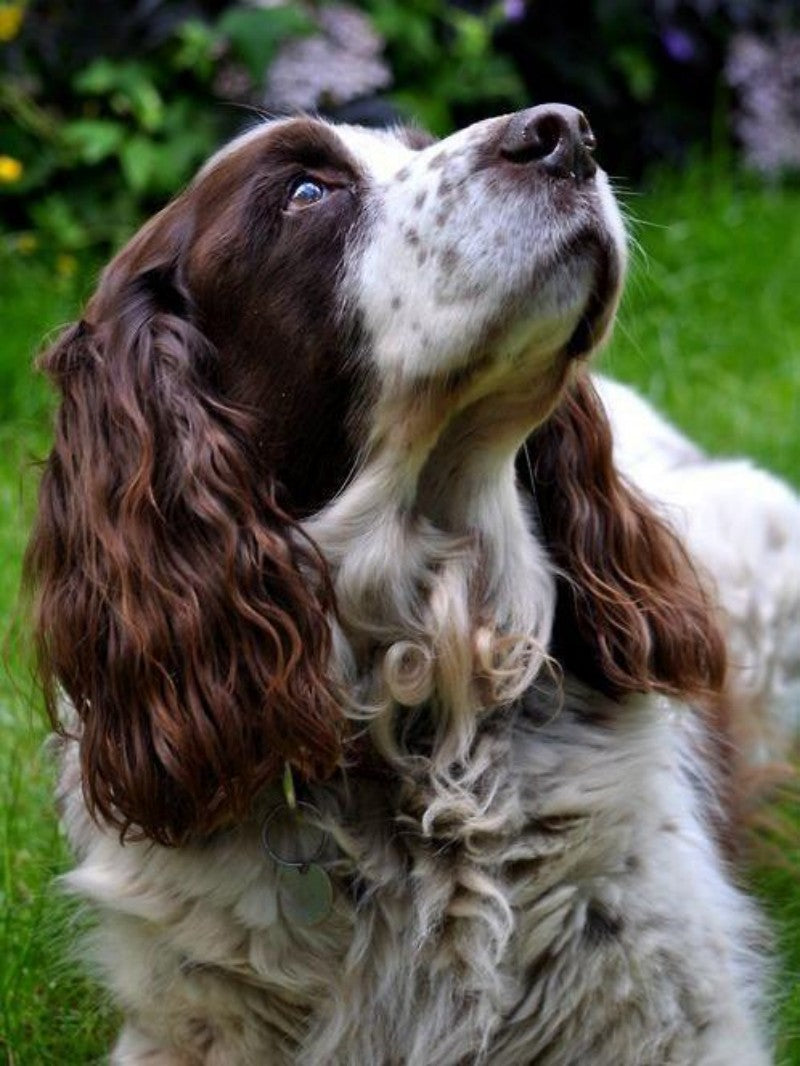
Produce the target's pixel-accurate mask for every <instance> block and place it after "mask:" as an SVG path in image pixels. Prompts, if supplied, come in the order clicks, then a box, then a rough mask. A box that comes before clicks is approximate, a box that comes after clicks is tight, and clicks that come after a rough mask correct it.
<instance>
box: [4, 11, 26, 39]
mask: <svg viewBox="0 0 800 1066" xmlns="http://www.w3.org/2000/svg"><path fill="white" fill-rule="evenodd" d="M24 15H25V8H24V7H23V6H22V4H0V41H13V40H14V38H15V37H16V36H17V34H18V33H19V28H20V26H21V25H22V19H23V17H24Z"/></svg>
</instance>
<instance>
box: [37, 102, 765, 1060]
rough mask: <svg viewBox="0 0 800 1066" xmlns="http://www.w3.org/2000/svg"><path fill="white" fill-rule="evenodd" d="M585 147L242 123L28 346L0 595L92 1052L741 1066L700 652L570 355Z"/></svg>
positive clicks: (553, 131) (597, 319) (564, 112)
mask: <svg viewBox="0 0 800 1066" xmlns="http://www.w3.org/2000/svg"><path fill="white" fill-rule="evenodd" d="M594 145H595V141H594V136H593V134H592V132H591V129H590V128H589V125H588V123H587V121H586V119H585V117H584V116H583V115H582V114H581V113H580V112H578V111H576V110H574V109H572V108H569V107H565V106H562V105H546V106H539V107H534V108H531V109H529V110H526V111H522V112H520V113H518V114H515V115H511V116H504V117H500V118H495V119H491V120H488V121H485V122H480V123H478V124H476V125H474V126H471V127H469V128H468V129H465V130H463V131H461V132H459V133H456V134H454V135H453V136H451V137H449V138H447V139H446V140H444V141H441V142H439V143H431V142H430V141H428V140H427V139H426V138H424V137H423V136H422V135H421V134H420V133H419V132H417V131H413V130H407V129H400V130H395V131H391V132H375V131H368V130H365V129H360V128H355V127H348V126H340V127H333V126H331V125H328V124H326V123H324V122H322V121H319V120H316V119H313V118H293V119H285V120H277V121H272V122H268V123H265V124H263V125H260V126H258V127H257V128H256V129H254V130H252V131H251V132H249V133H247V134H246V135H244V136H242V137H240V138H239V139H237V140H235V141H234V142H233V143H232V144H231V145H229V146H228V147H226V148H224V149H223V150H222V151H220V152H219V153H218V154H217V155H215V156H214V157H213V158H212V159H211V160H210V162H209V163H208V164H207V165H206V166H205V167H204V168H203V169H202V170H201V172H200V173H199V175H198V176H197V177H196V179H195V180H194V181H193V182H192V184H191V185H190V186H189V187H188V189H186V191H185V192H183V193H182V194H181V195H180V196H179V197H178V198H177V199H176V200H175V201H174V202H173V203H171V204H170V205H169V206H168V207H167V208H166V209H165V210H164V211H162V212H161V213H160V214H159V215H157V216H156V217H155V218H154V219H153V220H152V221H150V222H149V223H148V224H147V225H146V226H145V227H144V228H143V229H142V230H141V232H140V233H139V234H138V235H137V236H136V237H134V239H133V240H132V241H131V242H130V244H129V245H128V246H127V247H126V248H125V249H124V250H123V251H122V252H121V253H120V254H119V255H118V256H117V257H116V258H115V259H114V260H113V262H112V263H111V264H110V266H109V267H108V268H107V269H106V271H105V273H104V275H103V277H102V280H101V282H100V285H99V287H98V290H97V292H96V294H95V295H94V297H93V298H92V300H91V301H90V303H89V305H88V307H87V309H86V313H85V315H84V317H83V319H82V320H81V321H80V322H79V323H78V324H77V325H75V326H73V327H71V328H70V329H68V330H67V331H66V333H65V334H64V335H63V336H62V337H61V339H60V340H59V341H58V343H57V344H56V345H55V347H54V348H53V349H52V350H51V351H49V352H48V353H47V354H46V355H45V357H44V359H43V366H44V369H45V370H46V372H47V373H48V374H49V376H50V377H51V379H52V380H53V382H54V383H55V384H56V385H57V387H58V389H59V390H60V392H61V395H62V402H61V406H60V410H59V413H58V417H57V425H56V431H55V443H54V446H53V450H52V453H51V455H50V457H49V461H48V463H47V466H46V469H45V472H44V476H43V480H42V485H41V495H40V505H39V512H38V517H37V521H36V526H35V529H34V533H33V538H32V541H31V545H30V549H29V554H28V563H27V566H28V575H29V580H30V581H31V583H32V584H33V586H34V587H35V589H36V613H37V632H38V645H39V652H40V659H41V669H42V674H43V678H44V682H45V688H46V692H47V696H48V700H49V704H50V709H51V711H52V713H53V716H54V717H55V718H57V719H58V720H60V722H61V723H62V729H61V741H60V745H59V747H60V759H61V783H60V791H59V798H60V805H61V812H62V816H63V820H64V824H65V826H66V829H67V833H68V835H69V839H70V841H71V844H72V846H73V848H74V850H75V852H76V854H77V857H78V859H79V865H78V866H77V868H76V869H75V870H74V871H73V872H72V873H70V874H69V875H68V876H67V877H66V878H65V881H66V885H67V886H68V888H69V889H70V890H71V891H73V892H75V893H77V894H78V895H80V896H82V897H83V898H85V899H87V900H89V901H90V902H91V903H92V904H93V906H94V907H95V908H96V911H97V915H98V924H97V928H96V931H95V933H94V934H93V937H92V944H91V955H92V958H93V960H94V964H95V966H96V967H97V969H98V970H99V972H100V974H101V975H102V979H103V980H104V982H105V983H106V984H107V986H108V987H109V988H110V990H111V992H112V994H113V996H114V998H115V1000H116V1002H117V1003H118V1004H119V1005H120V1006H121V1008H122V1010H123V1011H124V1014H125V1024H124V1027H123V1030H122V1032H121V1035H120V1037H119V1040H118V1042H117V1044H116V1046H115V1049H114V1051H113V1053H112V1062H114V1063H115V1064H117V1066H120V1064H145V1063H147V1064H151V1066H155V1064H179V1063H180V1064H187V1066H189V1064H192V1066H193V1064H201V1063H202V1064H205V1066H212V1064H217V1066H239V1064H241V1066H250V1064H252V1066H256V1064H257V1066H264V1064H267V1063H269V1064H272V1066H278V1064H298V1066H300V1064H306V1066H323V1064H341V1066H355V1064H359V1066H361V1064H363V1066H381V1064H382V1066H394V1064H400V1063H406V1064H409V1066H412V1064H413V1066H424V1064H430V1066H462V1064H467V1063H490V1064H491V1066H522V1064H524V1063H531V1064H533V1063H536V1064H537V1066H575V1064H577V1063H591V1064H592V1066H666V1064H667V1063H669V1064H670V1066H723V1064H724V1066H730V1064H731V1063H736V1064H737V1066H759V1064H765V1063H767V1062H768V1061H769V1055H768V1051H767V1039H766V1036H765V1031H764V1028H763V1025H762V1021H763V1020H762V1016H761V1005H760V1000H761V992H762V963H761V959H760V951H761V947H760V945H761V942H762V940H763V930H762V925H761V922H760V919H759V917H758V915H757V913H756V911H755V909H754V907H753V906H752V905H751V903H750V902H749V901H748V900H747V899H746V898H745V896H744V895H743V894H742V893H741V892H740V891H739V890H738V889H737V888H736V887H735V886H734V884H733V883H732V880H731V877H730V874H729V872H728V870H727V868H726V863H725V861H724V860H723V858H722V857H721V850H720V845H719V840H718V838H719V837H720V836H721V835H723V833H724V827H723V812H722V810H721V801H720V796H723V797H724V795H725V794H726V775H725V773H724V768H723V767H722V762H723V760H721V759H720V757H719V752H720V751H721V750H723V748H722V745H721V743H720V741H719V736H718V726H719V724H720V723H721V722H722V721H723V719H724V715H723V714H722V708H723V705H724V693H723V687H724V678H725V652H724V640H723V637H722V635H721V632H720V629H719V627H718V624H717V622H716V620H715V614H714V611H713V609H712V607H711V605H710V603H709V597H708V595H707V593H706V592H705V591H704V588H703V586H702V583H701V579H699V578H698V577H697V575H696V573H695V571H694V569H693V567H692V566H691V565H690V563H689V561H688V559H687V556H686V553H685V551H684V548H683V547H682V546H681V543H680V541H679V539H678V537H677V536H676V535H675V534H674V533H673V532H672V531H671V530H670V528H669V526H668V524H667V522H666V521H664V520H662V519H661V518H659V517H658V515H657V514H656V512H655V509H654V508H653V506H652V505H651V504H650V503H649V502H646V500H645V498H644V497H643V496H641V495H639V494H637V493H636V492H634V491H633V490H632V489H631V487H630V486H629V484H628V483H627V482H626V481H625V480H623V479H622V478H621V477H620V475H619V474H618V472H617V470H616V468H615V466H614V464H613V462H612V437H611V433H610V429H609V423H608V420H607V417H606V415H605V413H604V410H603V406H602V404H601V403H600V401H599V400H598V396H597V394H596V391H595V388H594V387H593V385H592V383H591V381H590V379H589V377H588V375H587V372H586V369H585V360H586V357H587V356H588V355H589V354H590V353H591V351H592V350H593V349H595V348H596V347H597V345H598V344H599V343H600V342H601V341H602V340H603V339H604V337H605V336H606V334H607V332H608V330H609V327H610V324H611V321H612V319H613V316H614V312H615V308H616V305H617V300H618V296H619V290H620V283H621V279H622V275H623V271H624V265H625V234H624V230H623V225H622V222H621V220H620V215H619V213H618V210H617V207H616V206H615V202H614V198H613V196H612V194H611V192H610V191H609V186H608V182H607V180H606V177H605V176H604V174H603V172H602V171H601V170H599V169H598V168H597V166H596V164H595V162H594V160H593V156H592V150H593V148H594Z"/></svg>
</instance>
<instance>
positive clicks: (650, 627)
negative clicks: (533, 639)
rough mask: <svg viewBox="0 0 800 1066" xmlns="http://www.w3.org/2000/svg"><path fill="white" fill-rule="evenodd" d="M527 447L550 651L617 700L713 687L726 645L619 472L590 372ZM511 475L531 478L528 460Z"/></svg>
mask: <svg viewBox="0 0 800 1066" xmlns="http://www.w3.org/2000/svg"><path fill="white" fill-rule="evenodd" d="M527 450H528V455H529V458H530V462H531V468H532V470H533V476H534V486H533V487H534V492H535V496H536V500H537V504H538V509H539V514H540V517H541V525H542V531H543V535H544V538H545V541H546V543H547V545H548V548H549V550H550V553H551V556H552V558H553V560H554V562H555V563H556V564H557V566H558V567H559V569H560V571H561V574H562V576H561V578H560V582H559V598H558V608H557V611H556V622H555V629H554V649H553V650H554V655H555V656H556V658H558V659H559V661H561V662H562V663H563V664H564V666H565V667H566V668H567V669H568V670H570V672H572V673H573V674H575V675H576V676H578V677H580V678H582V679H583V680H585V681H587V682H588V683H589V684H591V685H592V686H593V687H595V688H598V689H600V690H601V691H604V692H606V693H607V694H609V695H612V696H615V697H618V696H622V695H624V694H625V693H627V692H637V691H647V690H657V691H661V692H665V693H670V694H673V695H680V696H691V695H694V696H709V695H711V694H712V693H717V692H718V691H719V689H720V687H721V685H722V683H723V678H724V673H725V650H724V644H723V640H722V636H721V633H720V631H719V628H718V626H717V623H716V621H715V620H714V617H713V613H712V609H711V606H710V604H709V602H708V600H707V598H706V596H705V594H704V592H703V589H702V587H701V585H700V582H699V580H698V577H697V575H696V573H695V572H694V570H693V568H692V565H691V563H690V562H689V559H688V558H687V556H686V552H685V551H684V549H683V547H682V546H681V544H680V543H679V541H678V540H677V538H676V537H675V536H674V535H673V533H672V532H671V531H670V530H669V528H668V527H667V525H666V524H665V523H664V522H663V521H662V520H661V519H660V518H659V517H658V515H656V514H655V512H654V511H653V509H652V508H651V507H650V506H649V505H648V503H647V502H646V501H645V500H644V499H643V498H642V497H641V496H639V495H637V494H636V493H635V492H634V491H633V489H632V488H631V487H630V486H629V485H627V484H626V483H625V482H624V481H623V480H622V478H621V477H620V475H619V474H618V472H617V470H616V469H615V467H614V464H613V461H612V438H611V429H610V426H609V422H608V419H607V417H606V414H605V411H604V409H603V406H602V403H601V402H600V398H599V397H598V395H597V393H596V392H595V389H594V387H593V385H592V384H591V382H590V380H589V379H588V377H587V376H586V375H582V376H581V377H579V378H578V379H577V380H576V381H575V382H574V383H573V385H572V386H571V388H570V389H569V390H568V392H567V394H566V395H565V398H564V400H563V402H562V403H561V404H560V406H559V407H558V408H557V409H556V411H555V412H554V413H553V415H552V416H551V418H550V419H549V420H548V421H547V422H546V423H545V424H544V425H542V426H541V427H540V428H539V429H538V430H537V431H536V432H535V433H534V434H533V435H532V436H531V437H530V438H529V440H528V443H527ZM518 474H519V476H520V479H521V480H522V481H523V483H525V482H527V483H528V485H530V474H529V471H528V466H527V462H524V461H523V462H519V463H518Z"/></svg>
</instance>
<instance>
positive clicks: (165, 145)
mask: <svg viewBox="0 0 800 1066" xmlns="http://www.w3.org/2000/svg"><path fill="white" fill-rule="evenodd" d="M19 10H20V12H21V19H20V22H19V25H18V32H19V40H18V41H16V42H14V41H9V42H6V44H5V48H6V49H9V48H11V46H12V44H13V45H14V46H15V51H14V53H12V54H9V55H8V56H4V55H3V53H2V51H0V61H2V62H3V66H2V67H0V69H2V70H3V76H2V80H0V145H2V149H0V151H1V152H2V156H0V160H1V159H2V157H3V156H4V157H5V158H6V160H7V163H6V180H5V181H3V173H2V170H1V169H0V208H1V209H2V211H3V215H2V219H3V221H2V227H1V228H0V232H2V231H5V233H6V234H7V235H8V234H14V235H15V236H16V238H19V235H20V234H21V235H22V237H23V239H22V244H21V246H20V250H22V251H23V252H24V251H26V250H27V251H30V250H32V248H33V246H32V244H31V241H30V234H31V233H32V232H35V234H36V242H37V243H40V244H43V245H44V246H46V247H48V248H58V249H62V250H68V251H78V250H81V249H83V248H86V247H88V246H94V245H101V246H102V245H106V244H112V245H113V244H116V243H118V242H119V241H120V240H121V239H123V238H124V237H126V236H127V235H129V233H130V231H131V230H132V229H133V228H134V227H135V225H136V224H137V223H138V222H139V221H140V220H141V218H142V216H143V215H144V214H146V213H148V212H150V211H152V210H154V209H155V208H156V207H158V206H160V205H161V204H162V203H163V202H164V201H165V200H166V199H167V198H168V197H169V196H171V195H172V194H174V193H175V192H176V191H177V190H178V189H179V188H180V187H181V186H182V185H183V184H184V183H185V182H186V181H187V180H188V179H189V177H190V176H191V175H192V173H193V172H194V170H195V169H196V168H197V166H198V165H199V164H200V163H201V162H202V161H203V160H204V159H205V158H206V157H207V156H208V154H209V153H210V152H211V151H212V150H213V148H214V147H215V146H216V145H217V143H218V142H219V140H220V138H221V136H222V135H223V133H224V132H225V127H226V124H227V125H231V124H232V121H233V120H232V118H231V115H230V112H231V110H232V109H231V108H228V109H225V108H223V107H222V106H221V105H220V103H219V101H218V100H216V98H215V93H214V78H215V75H216V72H217V69H218V65H219V63H220V61H221V60H223V59H224V60H226V61H229V62H237V61H238V62H241V63H242V64H244V66H245V67H247V68H250V69H253V70H263V69H264V68H265V67H266V66H267V65H268V63H269V62H270V60H271V59H272V56H273V55H274V52H275V51H276V49H277V48H278V47H279V46H280V44H281V43H282V41H284V40H285V39H286V38H287V37H289V36H292V35H297V34H300V33H303V32H306V31H307V30H308V28H309V22H308V19H307V18H305V17H304V15H303V13H302V11H300V10H297V9H296V8H295V7H293V6H292V5H289V4H287V5H284V6H279V7H273V8H245V7H238V6H233V7H229V8H227V10H225V11H224V12H223V13H222V14H221V16H220V17H218V18H216V19H213V20H209V19H202V18H200V17H190V18H185V19H182V20H180V21H177V22H175V23H174V24H173V25H171V26H170V27H169V31H168V32H167V33H166V34H165V35H163V39H160V40H158V41H157V43H156V44H155V46H152V45H151V46H149V47H143V46H139V47H136V48H133V49H131V53H130V55H128V56H124V57H120V56H119V55H114V54H111V55H105V54H102V53H101V54H97V55H94V56H92V57H90V58H89V60H88V62H87V63H86V64H85V65H83V66H81V67H80V68H79V69H76V70H73V71H71V72H67V76H66V77H64V76H63V73H62V72H61V71H59V72H58V77H57V76H56V72H54V71H53V69H52V67H53V65H54V63H53V57H52V56H49V55H48V54H47V52H46V50H45V48H44V47H41V46H40V45H39V42H38V41H37V38H36V33H35V32H34V31H35V26H34V27H33V29H32V31H31V32H30V33H28V34H27V35H26V33H25V30H26V17H27V16H26V12H25V10H24V8H23V7H21V6H19ZM33 14H34V15H35V8H34V9H33ZM32 17H33V16H32ZM0 30H2V20H0ZM0 36H2V34H0ZM15 36H16V34H15ZM3 47H4V45H3V43H2V42H0V50H2V49H3ZM57 57H58V53H57V55H56V60H57ZM12 60H13V62H12ZM9 163H10V164H11V165H9Z"/></svg>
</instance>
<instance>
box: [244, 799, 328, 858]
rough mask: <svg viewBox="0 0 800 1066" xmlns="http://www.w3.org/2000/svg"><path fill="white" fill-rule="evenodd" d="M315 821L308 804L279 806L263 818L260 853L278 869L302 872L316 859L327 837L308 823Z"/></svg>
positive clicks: (317, 814)
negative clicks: (285, 868)
mask: <svg viewBox="0 0 800 1066" xmlns="http://www.w3.org/2000/svg"><path fill="white" fill-rule="evenodd" d="M309 815H311V816H312V817H316V818H318V817H319V811H318V810H317V808H316V807H314V806H313V804H311V803H302V802H301V803H298V804H297V805H296V806H295V807H290V806H289V804H288V803H281V804H280V806H278V807H275V808H274V809H273V810H272V811H270V813H269V814H268V815H267V817H266V819H265V821H264V825H263V826H262V829H261V840H262V843H263V845H264V850H265V851H266V853H267V854H268V855H269V857H270V858H271V859H274V860H275V862H276V863H278V865H279V866H292V867H298V868H303V867H306V866H308V865H309V864H310V863H312V862H314V860H315V859H318V858H319V857H320V855H321V854H322V850H323V848H324V847H325V839H326V837H327V835H328V834H327V833H326V832H325V830H324V829H322V828H320V826H318V825H314V824H313V823H311V822H309V821H308V816H309Z"/></svg>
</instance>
